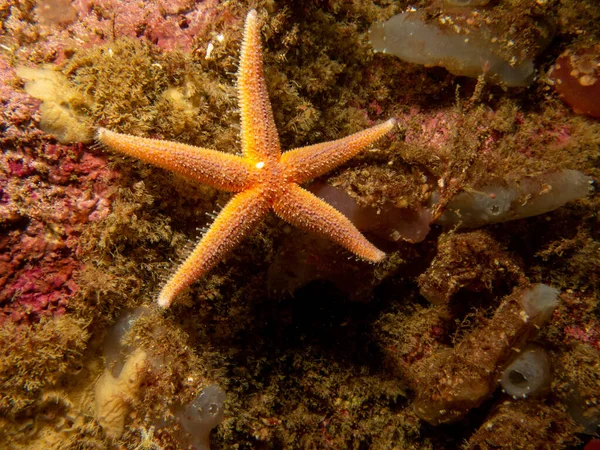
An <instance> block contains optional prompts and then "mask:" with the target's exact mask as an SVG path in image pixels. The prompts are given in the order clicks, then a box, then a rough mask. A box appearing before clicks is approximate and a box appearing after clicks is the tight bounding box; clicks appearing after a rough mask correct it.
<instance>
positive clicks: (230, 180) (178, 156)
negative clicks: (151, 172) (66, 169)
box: [96, 128, 254, 192]
mask: <svg viewBox="0 0 600 450" xmlns="http://www.w3.org/2000/svg"><path fill="white" fill-rule="evenodd" d="M96 136H97V139H98V141H99V142H101V143H102V144H104V145H106V146H107V147H110V148H112V149H113V150H116V151H118V152H120V153H123V154H125V155H128V156H132V157H134V158H137V159H140V160H142V161H144V162H147V163H150V164H152V165H154V166H157V167H162V168H163V169H167V170H170V171H172V172H175V173H178V174H179V175H183V176H184V177H186V178H190V179H192V180H194V181H198V182H200V183H203V184H208V185H210V186H213V187H215V188H218V189H222V190H225V191H230V192H239V191H242V190H244V189H246V188H248V187H249V186H251V185H252V184H253V183H254V181H253V173H254V169H253V168H252V166H251V164H250V162H248V161H245V160H244V159H243V158H241V157H240V156H236V155H231V154H229V153H223V152H218V151H216V150H208V149H205V148H201V147H194V146H192V145H186V144H180V143H177V142H171V141H161V140H158V139H148V138H142V137H137V136H131V135H128V134H120V133H114V132H112V131H109V130H107V129H105V128H99V129H98V132H97V135H96Z"/></svg>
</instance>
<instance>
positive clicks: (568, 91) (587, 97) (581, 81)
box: [548, 45, 600, 119]
mask: <svg viewBox="0 0 600 450" xmlns="http://www.w3.org/2000/svg"><path fill="white" fill-rule="evenodd" d="M548 76H549V77H550V80H552V82H553V84H554V89H555V90H556V92H558V94H559V95H560V97H561V98H562V99H563V100H564V101H565V103H567V104H568V105H569V106H571V108H573V111H575V112H576V113H578V114H586V115H588V116H591V117H594V118H596V119H600V45H594V46H591V47H583V48H579V49H576V50H570V49H569V50H567V51H565V52H564V53H563V54H562V55H560V56H559V57H558V58H557V60H556V62H555V63H554V65H553V66H552V68H551V69H550V72H549V73H548Z"/></svg>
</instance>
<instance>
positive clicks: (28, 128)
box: [0, 58, 117, 323]
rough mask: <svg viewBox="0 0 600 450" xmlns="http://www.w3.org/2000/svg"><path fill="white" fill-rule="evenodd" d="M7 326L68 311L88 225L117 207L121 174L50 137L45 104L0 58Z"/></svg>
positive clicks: (1, 284) (0, 264) (1, 250)
mask: <svg viewBox="0 0 600 450" xmlns="http://www.w3.org/2000/svg"><path fill="white" fill-rule="evenodd" d="M0 77H1V80H0V101H1V102H2V103H3V111H2V114H1V116H0V121H1V125H2V127H3V129H4V130H5V132H4V134H3V136H2V142H3V144H4V147H5V150H4V151H3V153H2V155H1V156H0V217H1V221H2V225H3V228H4V229H5V230H6V232H5V233H3V234H2V235H1V236H0V305H1V307H2V310H1V314H0V323H1V322H3V321H4V320H6V319H10V320H12V321H15V322H20V321H25V322H36V321H38V320H39V319H40V317H41V316H45V315H54V314H62V313H64V312H65V307H66V306H67V304H68V301H69V298H70V297H71V296H72V295H73V293H74V292H76V291H77V289H78V285H77V282H76V276H77V273H78V271H79V270H81V268H82V267H83V264H82V262H81V261H80V260H79V258H78V257H77V252H78V251H79V236H80V235H81V233H82V231H83V229H84V226H85V224H87V223H88V222H90V221H99V220H102V219H103V218H105V217H106V215H107V214H108V212H109V210H110V203H111V198H112V192H113V190H112V188H111V185H112V183H114V181H115V179H116V177H117V173H116V172H114V171H113V170H111V169H109V168H108V167H107V161H106V157H105V156H104V155H100V154H98V153H97V152H96V153H90V151H89V149H87V148H86V147H84V146H83V145H81V144H74V145H68V146H67V145H60V144H53V143H51V142H48V140H47V139H46V138H44V135H43V133H40V132H39V130H38V129H37V128H36V126H35V124H36V123H37V121H38V120H39V115H38V112H37V108H38V106H39V101H37V100H35V99H32V98H31V97H29V96H28V95H25V94H23V93H21V92H19V91H17V90H15V89H14V88H12V87H11V83H13V84H14V77H15V75H14V71H13V70H12V69H10V68H9V67H8V65H7V64H6V60H5V59H3V58H2V59H0Z"/></svg>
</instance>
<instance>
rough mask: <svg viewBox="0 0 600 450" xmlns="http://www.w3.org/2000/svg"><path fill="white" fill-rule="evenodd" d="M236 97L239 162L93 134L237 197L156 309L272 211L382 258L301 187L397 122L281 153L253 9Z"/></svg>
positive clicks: (219, 154) (218, 155)
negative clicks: (239, 134)
mask: <svg viewBox="0 0 600 450" xmlns="http://www.w3.org/2000/svg"><path fill="white" fill-rule="evenodd" d="M238 93H239V103H240V109H241V120H242V124H241V127H242V154H243V155H242V156H237V155H231V154H227V153H222V152H218V151H215V150H208V149H204V148H199V147H194V146H191V145H185V144H179V143H176V142H168V141H161V140H156V139H146V138H140V137H136V136H130V135H125V134H119V133H113V132H112V131H109V130H106V129H104V128H100V129H99V130H98V135H97V138H98V140H99V141H100V142H101V143H102V144H105V145H107V146H108V147H111V148H112V149H114V150H117V151H119V152H121V153H124V154H126V155H129V156H133V157H135V158H138V159H141V160H142V161H145V162H148V163H150V164H154V165H155V166H158V167H162V168H164V169H168V170H170V171H173V172H176V173H178V174H180V175H183V176H185V177H187V178H190V179H192V180H194V181H198V182H200V183H204V184H208V185H210V186H213V187H216V188H219V189H223V190H226V191H230V192H237V194H236V195H235V196H234V197H233V198H232V199H231V200H230V201H229V202H228V203H227V205H225V207H224V208H223V210H222V211H221V212H220V214H219V215H218V216H217V218H216V219H215V221H214V222H213V224H212V225H211V226H210V228H209V229H208V231H207V232H206V234H205V235H204V236H203V237H202V239H201V240H200V242H199V243H198V244H197V245H196V247H195V248H194V250H193V251H192V253H191V254H190V255H189V256H188V257H187V259H186V260H185V261H184V262H183V263H182V264H181V266H180V267H179V268H178V269H177V271H176V272H175V273H174V274H173V276H172V277H171V278H170V279H169V280H168V281H167V283H166V284H165V285H164V286H163V288H162V290H161V291H160V293H159V295H158V304H159V305H160V306H162V307H164V308H167V307H168V306H169V305H170V304H171V302H172V301H173V299H174V298H175V297H176V296H177V295H178V294H179V293H180V292H181V291H182V290H184V289H185V288H187V287H188V286H189V285H191V284H192V283H193V282H194V281H195V280H197V279H198V278H199V277H201V276H202V275H204V274H205V273H206V272H208V271H209V270H210V269H211V268H212V267H213V266H214V265H216V264H217V262H219V260H221V259H222V258H223V257H224V256H225V255H226V254H227V253H228V252H229V251H230V250H232V249H233V248H234V247H235V246H236V245H237V244H239V242H240V241H241V240H242V238H243V237H245V236H246V235H247V234H248V233H250V231H251V230H252V229H253V228H255V226H256V225H257V224H258V223H259V222H260V221H261V220H262V219H263V217H264V216H265V215H266V214H267V212H269V210H271V209H272V210H273V211H274V212H275V214H277V215H278V216H279V217H281V218H282V219H283V220H285V221H287V222H289V223H291V224H293V225H296V226H298V227H300V228H303V229H305V230H309V231H311V232H317V233H320V234H323V235H325V236H327V237H329V238H330V239H332V240H333V241H335V242H337V243H338V244H340V245H342V246H343V247H345V248H347V249H348V250H350V251H351V252H353V253H354V254H356V255H357V256H359V257H360V258H363V259H366V260H368V261H372V262H378V261H381V260H382V259H383V258H384V256H385V254H384V253H383V252H382V251H380V250H378V249H377V248H376V247H375V246H373V245H372V244H371V243H370V242H369V241H368V240H367V239H366V238H365V237H364V236H363V235H362V234H361V233H360V231H358V230H357V229H356V227H355V226H354V225H353V224H352V223H351V222H350V220H348V218H346V217H345V216H344V215H343V214H341V213H340V212H338V211H337V210H336V209H335V208H333V207H332V206H331V205H329V204H327V203H325V202H324V201H322V200H320V199H319V198H317V197H315V196H314V195H312V194H311V193H309V192H308V191H306V190H304V189H303V188H301V187H300V186H299V184H300V183H304V182H306V181H309V180H311V179H312V178H315V177H318V176H319V175H322V174H324V173H326V172H328V171H330V170H331V169H333V168H334V167H336V166H338V165H340V164H342V163H344V162H345V161H347V160H348V159H350V158H352V157H353V156H354V155H356V154H357V153H358V152H360V151H361V150H362V149H363V148H365V147H366V146H368V145H369V144H371V143H373V142H374V141H376V140H377V139H379V138H380V137H382V136H383V135H384V134H386V133H387V132H389V131H390V130H392V129H393V128H394V126H395V123H396V122H395V120H394V119H390V120H388V121H387V122H385V123H382V124H380V125H376V126H374V127H371V128H368V129H366V130H364V131H361V132H358V133H355V134H352V135H350V136H348V137H346V138H343V139H338V140H336V141H330V142H324V143H321V144H315V145H310V146H307V147H302V148H297V149H294V150H290V151H288V152H285V153H283V154H282V153H281V149H280V146H279V136H278V134H277V129H276V128H275V122H274V120H273V112H272V110H271V103H270V101H269V97H268V95H267V88H266V85H265V81H264V78H263V63H262V51H261V43H260V27H259V23H258V19H257V15H256V11H254V10H251V11H250V12H249V13H248V16H247V17H246V25H245V29H244V40H243V43H242V51H241V60H240V68H239V72H238Z"/></svg>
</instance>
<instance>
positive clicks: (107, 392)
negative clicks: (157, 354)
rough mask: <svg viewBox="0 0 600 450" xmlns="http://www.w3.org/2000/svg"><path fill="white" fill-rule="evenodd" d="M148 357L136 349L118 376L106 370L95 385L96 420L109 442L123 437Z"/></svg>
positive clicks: (142, 351)
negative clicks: (131, 403)
mask: <svg viewBox="0 0 600 450" xmlns="http://www.w3.org/2000/svg"><path fill="white" fill-rule="evenodd" d="M147 356H148V355H147V353H146V352H145V351H144V350H142V349H139V348H138V349H136V350H135V351H134V352H133V353H132V355H131V356H130V357H129V358H128V359H127V361H126V362H125V365H124V366H123V369H122V370H121V373H120V374H119V376H118V377H116V378H115V377H114V376H113V375H112V374H111V373H110V372H109V371H108V370H106V371H105V372H104V374H102V376H101V377H100V378H99V379H98V381H97V382H96V386H95V394H96V396H95V411H96V417H97V419H98V422H100V425H102V428H103V429H104V432H105V433H106V435H107V436H108V437H109V438H111V439H118V438H120V437H121V435H122V434H123V429H124V428H125V418H126V417H127V414H128V413H129V408H130V406H129V404H130V402H131V401H132V400H133V399H134V398H135V397H136V396H137V395H138V392H139V389H140V386H141V384H142V381H143V380H144V374H145V370H144V369H145V367H146V364H147V362H146V360H147Z"/></svg>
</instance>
